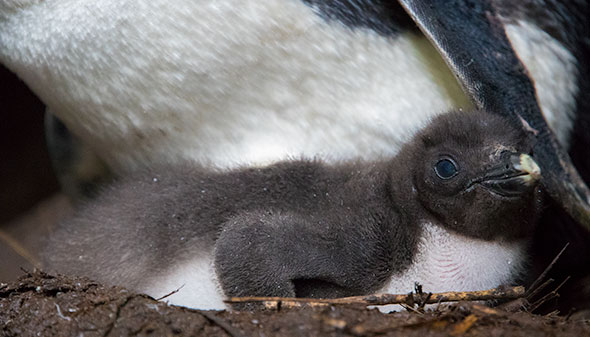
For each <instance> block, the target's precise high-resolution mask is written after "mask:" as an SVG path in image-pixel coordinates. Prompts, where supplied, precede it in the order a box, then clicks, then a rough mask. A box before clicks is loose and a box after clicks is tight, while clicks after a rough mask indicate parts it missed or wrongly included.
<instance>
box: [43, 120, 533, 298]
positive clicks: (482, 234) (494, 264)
mask: <svg viewBox="0 0 590 337" xmlns="http://www.w3.org/2000/svg"><path fill="white" fill-rule="evenodd" d="M533 145H534V141H533V140H531V137H530V136H529V135H528V134H526V133H525V132H522V131H520V130H517V129H515V128H513V127H511V126H510V125H509V124H508V123H507V122H506V120H505V119H502V118H500V117H498V116H495V115H491V114H489V113H484V112H453V113H449V114H446V115H443V116H441V117H438V118H436V119H435V120H434V121H433V122H432V123H431V125H429V126H428V127H427V128H426V129H425V130H423V131H421V132H419V133H418V134H417V136H416V137H415V138H414V139H413V140H412V141H411V142H410V143H408V144H407V145H405V146H404V147H403V148H402V150H401V151H400V153H399V154H398V155H397V156H396V157H395V158H392V159H382V160H379V161H375V162H347V163H339V164H327V163H325V162H321V161H318V160H316V161H309V160H294V161H287V162H282V163H277V164H274V165H271V166H268V167H263V168H243V169H236V170H231V171H227V172H211V171H210V170H207V169H202V168H195V167H192V166H182V167H172V168H169V167H168V168H162V169H160V170H158V171H156V172H146V173H143V174H136V175H133V176H130V177H127V178H123V179H122V180H121V181H120V182H118V183H115V184H113V185H112V186H111V187H110V188H108V189H106V190H105V191H104V193H103V194H102V195H100V196H99V197H98V198H97V199H96V200H94V201H93V202H91V203H88V205H87V206H86V207H83V208H82V210H81V211H80V212H79V213H78V215H77V216H75V217H74V218H72V219H71V220H69V221H67V222H65V223H63V224H62V225H61V226H60V228H59V229H58V230H57V232H56V233H55V234H54V235H53V236H52V237H51V240H50V243H49V246H48V248H47V249H46V251H45V252H44V257H45V259H46V261H45V266H46V268H48V269H49V270H51V271H59V272H66V273H70V274H78V275H85V276H90V277H92V278H93V279H97V280H100V281H103V282H107V283H110V284H125V285H126V286H128V287H131V288H133V289H135V290H138V291H143V292H147V293H148V294H150V295H152V296H154V297H159V296H161V295H164V294H166V293H168V292H170V290H171V289H177V288H180V290H179V291H178V293H176V294H174V295H172V296H171V297H168V300H170V301H171V302H172V303H174V304H180V305H186V306H190V307H196V308H223V307H224V306H223V302H222V299H223V297H224V296H237V295H242V296H246V295H265V296H306V297H336V296H345V295H361V294H368V293H373V292H381V291H387V292H396V293H399V292H401V293H405V292H407V291H410V290H411V289H412V287H413V286H414V282H419V283H421V284H422V285H424V286H425V287H426V289H428V290H429V291H450V290H456V291H459V290H481V289H486V288H489V287H494V286H498V285H500V284H506V283H509V282H512V281H514V280H515V279H516V278H517V277H519V276H520V273H521V272H522V271H523V266H524V263H525V261H526V257H525V256H526V252H525V249H526V245H527V244H528V242H529V239H530V237H531V231H532V230H533V228H534V226H535V223H536V220H537V217H538V215H539V213H540V209H541V197H542V195H541V190H540V189H539V188H538V186H537V185H538V182H539V178H540V177H541V174H542V172H541V171H540V168H539V166H538V165H537V163H536V162H535V161H534V160H533V158H532V157H531V156H530V155H529V153H530V152H531V150H532V148H533ZM183 285H184V286H183ZM181 286H183V287H181Z"/></svg>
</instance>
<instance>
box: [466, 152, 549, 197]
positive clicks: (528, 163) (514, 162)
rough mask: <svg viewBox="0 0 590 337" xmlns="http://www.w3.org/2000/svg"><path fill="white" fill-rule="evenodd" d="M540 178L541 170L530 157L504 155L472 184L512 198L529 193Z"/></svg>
mask: <svg viewBox="0 0 590 337" xmlns="http://www.w3.org/2000/svg"><path fill="white" fill-rule="evenodd" d="M540 178H541V169H540V168H539V165H537V163H536V162H535V160H534V159H533V158H532V157H531V156H529V155H528V154H525V153H505V154H503V155H502V157H501V159H500V163H499V164H498V165H496V166H494V167H492V168H490V169H488V170H486V172H484V174H483V176H482V177H481V178H480V179H478V180H477V181H474V182H473V183H479V184H480V185H482V186H484V187H486V188H487V189H489V190H491V191H492V192H495V193H497V194H500V195H502V196H506V197H514V196H518V195H520V194H522V193H524V192H526V191H529V190H530V187H531V186H534V185H535V184H536V183H537V182H538V181H539V179H540Z"/></svg>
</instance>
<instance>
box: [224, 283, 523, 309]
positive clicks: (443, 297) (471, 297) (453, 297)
mask: <svg viewBox="0 0 590 337" xmlns="http://www.w3.org/2000/svg"><path fill="white" fill-rule="evenodd" d="M524 293H525V289H524V287H522V286H518V287H511V288H507V287H503V288H493V289H489V290H482V291H466V292H444V293H434V294H431V295H427V294H423V295H422V296H420V295H417V294H414V293H409V294H403V295H395V294H377V295H368V296H352V297H342V298H333V299H316V298H291V297H231V298H229V299H227V300H225V301H224V302H225V303H230V304H235V303H250V302H262V303H264V304H265V305H266V306H267V307H277V306H279V305H280V306H283V307H299V306H302V305H305V304H307V305H309V306H324V305H355V304H356V305H388V304H402V303H403V304H408V305H410V306H412V305H413V304H414V303H422V302H424V303H425V304H435V303H439V302H458V301H487V300H504V299H513V298H519V297H522V296H523V295H524ZM418 296H420V297H418Z"/></svg>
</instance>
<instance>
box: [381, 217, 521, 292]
mask: <svg viewBox="0 0 590 337" xmlns="http://www.w3.org/2000/svg"><path fill="white" fill-rule="evenodd" d="M422 230H423V234H422V237H421V240H420V242H419V244H418V249H417V254H416V256H415V257H414V261H413V262H412V265H411V266H410V268H408V269H407V270H405V271H404V272H403V273H402V274H401V275H393V276H392V277H391V279H390V281H389V283H388V284H387V285H385V286H384V287H383V288H382V289H381V290H380V291H379V292H382V293H393V294H406V293H409V292H411V291H413V290H414V283H415V282H418V283H419V284H421V285H422V286H423V289H424V291H427V292H445V291H473V290H485V289H490V288H494V287H497V286H499V285H506V284H509V283H510V282H512V281H513V280H514V279H515V278H516V277H518V276H520V273H521V272H523V271H524V268H525V263H526V258H525V249H526V241H518V242H510V243H509V242H498V241H483V240H478V239H472V238H468V237H465V236H461V235H458V234H455V233H452V232H450V231H448V230H446V229H443V228H442V227H439V226H436V225H433V224H429V223H427V224H424V225H423V228H422Z"/></svg>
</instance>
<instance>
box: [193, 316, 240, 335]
mask: <svg viewBox="0 0 590 337" xmlns="http://www.w3.org/2000/svg"><path fill="white" fill-rule="evenodd" d="M199 314H201V315H203V316H205V318H207V320H209V321H210V322H211V323H213V324H215V325H217V326H219V327H220V328H221V329H222V330H223V331H225V332H227V334H228V335H230V336H231V337H243V336H244V335H243V334H242V333H241V332H240V331H238V330H237V329H236V328H234V327H233V326H231V325H230V324H229V323H228V322H226V321H225V320H223V319H222V318H219V317H217V316H215V314H214V313H212V312H210V311H199Z"/></svg>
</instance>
